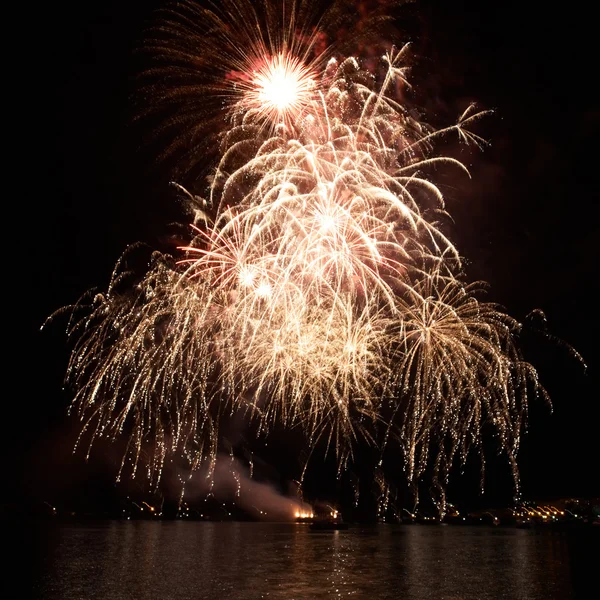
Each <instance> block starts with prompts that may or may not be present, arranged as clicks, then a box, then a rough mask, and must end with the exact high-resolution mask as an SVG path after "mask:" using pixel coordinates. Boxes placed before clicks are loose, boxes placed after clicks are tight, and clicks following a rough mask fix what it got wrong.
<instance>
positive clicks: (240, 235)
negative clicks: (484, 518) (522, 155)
mask: <svg viewBox="0 0 600 600" xmlns="http://www.w3.org/2000/svg"><path fill="white" fill-rule="evenodd" d="M186 6H187V8H186V10H188V9H189V6H188V5H186ZM225 6H226V8H227V10H229V11H230V13H231V14H228V15H227V17H231V19H233V20H232V21H231V22H230V23H238V22H239V19H240V18H241V15H243V14H246V13H244V12H243V11H247V10H248V6H247V5H246V3H244V2H242V3H240V4H238V3H235V2H226V3H225ZM302 6H303V5H302ZM234 9H235V10H234ZM237 10H239V11H241V12H239V13H238V12H236V11H237ZM252 10H253V11H254V9H252ZM209 12H210V11H209ZM301 12H302V11H300V12H293V11H292V13H290V14H289V15H287V17H285V18H288V19H289V21H287V22H286V23H287V27H288V29H286V31H287V33H285V32H284V33H285V35H283V37H280V36H279V32H278V30H276V29H267V31H269V33H271V34H273V35H274V36H275V37H274V38H273V39H267V38H265V36H264V35H263V34H264V29H261V28H260V27H257V29H256V30H255V31H253V32H251V33H248V31H249V29H248V27H247V26H246V27H245V28H243V34H241V35H242V37H243V36H246V35H250V37H251V38H252V43H251V44H248V45H247V46H245V47H247V48H249V50H248V52H247V53H242V54H240V53H238V54H235V52H233V53H231V48H232V46H231V45H227V44H229V43H230V41H231V40H230V38H229V36H230V33H228V32H229V28H225V26H224V20H223V19H225V16H224V15H223V14H221V13H219V14H217V13H214V12H210V15H212V17H211V18H212V21H211V23H212V26H213V27H214V32H215V38H216V39H217V41H221V42H223V43H224V44H225V45H224V48H223V57H224V62H225V63H227V64H228V65H229V67H231V68H232V69H233V70H237V71H241V72H242V73H245V74H246V76H245V77H243V78H242V81H243V84H241V83H240V81H239V77H238V79H236V81H235V85H234V88H235V91H234V93H232V96H233V98H234V101H232V102H231V103H230V104H229V105H228V106H229V109H228V111H227V114H226V117H225V118H226V121H227V123H228V124H229V125H228V127H227V129H226V130H225V131H224V132H223V134H222V136H221V145H220V154H221V158H220V160H219V163H218V166H217V168H216V171H215V174H214V177H213V178H212V185H211V188H210V194H209V199H208V201H207V202H206V203H205V206H206V207H207V210H206V211H205V210H203V211H202V212H199V213H198V214H199V218H198V219H197V221H196V223H195V225H194V226H193V236H192V239H191V241H190V243H189V244H188V245H187V246H185V247H183V248H180V255H179V258H178V259H176V260H173V259H171V258H170V257H166V256H163V255H160V254H158V253H156V254H155V255H154V260H153V262H152V264H151V267H150V268H149V270H148V271H147V273H146V274H145V275H144V276H143V277H142V278H141V280H136V281H134V282H133V283H132V284H129V285H128V284H127V271H126V270H122V269H121V268H120V267H119V268H117V269H116V270H115V274H114V277H113V282H112V283H111V286H110V288H109V291H108V293H107V294H105V295H96V296H95V297H93V299H92V302H91V303H89V302H88V300H89V298H84V300H83V301H82V303H81V305H80V306H82V307H84V308H86V307H85V306H84V305H86V302H87V313H85V314H84V316H83V317H81V318H77V317H76V315H77V314H78V313H77V312H75V313H74V317H73V320H72V321H71V322H70V326H69V334H70V336H71V337H72V338H73V339H74V340H75V346H74V349H73V352H72V356H71V361H70V364H69V368H68V373H67V379H68V381H69V382H70V383H71V384H72V385H73V387H74V388H75V390H76V393H75V398H74V406H75V407H76V408H77V410H78V411H79V414H80V416H81V418H82V419H83V420H84V427H83V432H88V431H90V432H91V434H90V436H91V443H93V441H94V440H95V439H96V438H98V437H108V438H111V439H114V438H116V437H117V436H120V435H129V438H128V439H129V442H128V446H127V450H126V453H125V455H124V457H123V466H122V468H123V467H124V466H125V464H126V461H130V462H131V464H132V471H133V474H134V475H135V472H136V469H137V468H138V464H140V463H141V462H144V463H146V465H147V475H148V477H149V478H150V479H151V480H152V481H154V482H158V481H159V480H160V476H161V472H162V469H163V466H164V462H165V460H166V457H167V456H168V455H170V454H173V453H175V454H180V455H185V456H187V457H188V459H189V460H190V462H191V464H192V465H194V467H195V468H199V467H200V465H201V464H202V463H203V462H204V461H208V463H209V464H213V465H214V461H215V457H216V454H217V451H218V444H219V432H218V429H219V423H220V421H221V419H222V418H224V417H226V416H227V415H232V414H234V413H237V412H240V411H242V412H244V413H245V414H247V416H248V419H255V420H256V421H257V422H258V424H259V431H262V432H264V433H268V432H269V431H270V429H271V428H272V427H273V426H274V425H275V423H283V424H284V425H285V426H287V427H301V428H302V429H303V431H304V433H305V435H306V438H307V440H308V443H309V445H314V444H316V442H317V441H318V440H319V439H320V438H322V437H325V438H327V439H328V444H329V445H331V446H332V447H333V448H335V451H336V452H337V454H338V459H339V464H340V469H342V468H344V466H345V465H346V462H347V460H348V458H349V457H350V456H351V455H352V452H353V447H354V443H355V441H356V440H357V439H362V440H365V441H367V442H368V443H372V444H377V445H379V446H380V447H381V448H382V449H384V448H385V446H386V445H387V444H388V443H389V442H390V441H398V442H399V444H400V447H401V448H402V450H403V453H404V456H405V471H406V475H407V477H408V479H409V481H416V480H418V479H419V478H420V477H421V476H423V474H424V472H425V469H426V467H427V465H428V464H430V463H431V461H432V460H433V463H434V478H435V483H436V485H438V486H439V488H440V495H441V496H442V497H443V488H444V485H445V482H446V479H447V476H448V473H449V470H450V468H451V467H452V465H453V463H454V462H455V460H458V461H460V462H462V463H464V461H465V460H466V458H467V455H468V454H469V452H470V450H471V449H479V450H481V441H482V435H483V433H482V426H483V424H484V423H491V424H492V426H493V428H494V429H495V430H496V432H497V437H498V441H499V444H500V446H501V448H502V449H504V451H505V452H506V454H507V456H508V458H509V461H510V462H511V464H512V465H513V466H514V467H515V478H516V462H515V457H516V454H517V452H518V445H519V437H520V433H521V429H522V427H523V425H524V423H525V419H526V414H527V404H528V391H533V392H534V393H540V394H542V395H544V394H545V392H544V390H543V388H542V387H541V386H540V385H539V383H538V381H537V374H536V372H535V370H534V369H533V367H531V365H529V364H528V363H525V362H523V361H522V359H521V358H520V355H519V352H518V349H517V347H516V346H515V344H514V335H515V333H517V332H518V330H519V324H518V323H517V322H516V321H514V320H513V319H511V318H510V317H508V316H507V315H505V314H504V313H503V312H502V311H501V310H500V309H499V308H498V307H496V306H495V305H493V304H491V303H487V302H483V301H481V300H480V299H479V298H478V294H479V292H480V291H481V285H479V284H472V285H466V284H464V283H463V277H462V274H461V260H460V255H459V252H458V250H457V249H456V248H455V246H454V245H453V244H452V242H451V241H450V240H449V239H448V237H447V236H446V235H445V234H444V232H443V231H442V228H441V227H440V224H439V220H440V218H443V215H444V214H445V213H444V201H443V196H442V193H441V191H440V189H439V188H438V187H437V186H436V185H435V183H434V182H432V181H431V179H430V174H431V173H432V172H433V171H434V169H436V168H438V167H439V166H441V165H445V166H448V167H458V169H459V170H460V171H466V169H465V167H464V166H463V165H462V164H461V163H459V162H458V161H456V160H454V159H452V158H449V157H444V156H442V155H437V154H436V153H435V148H436V143H437V142H438V141H439V140H440V139H441V138H443V137H444V136H446V135H448V134H450V133H455V134H457V135H458V136H459V138H460V139H461V140H462V141H463V142H465V143H469V144H475V145H477V146H480V145H481V144H482V143H483V140H482V139H481V138H479V137H478V136H477V135H476V134H474V133H473V132H472V131H471V130H470V127H471V125H472V124H474V123H475V122H476V121H477V120H478V119H479V118H480V117H481V116H482V115H483V114H484V113H482V112H478V111H476V110H475V109H474V107H469V108H468V109H467V110H466V111H465V113H464V114H463V115H462V116H461V117H460V119H459V120H458V122H457V123H456V124H455V125H453V126H450V127H448V128H446V129H442V130H434V129H432V128H430V127H428V126H427V125H425V124H423V123H420V122H418V121H416V120H415V119H414V117H412V116H411V113H410V111H408V110H407V108H405V107H404V106H403V105H402V104H400V103H399V102H398V101H396V100H395V99H394V97H393V94H394V90H396V89H397V84H400V85H407V81H406V70H405V66H404V61H405V59H406V56H405V55H406V48H402V49H401V50H391V51H388V52H387V53H385V54H384V55H383V57H382V59H381V60H382V64H383V65H384V69H385V70H384V74H383V76H381V77H379V78H378V77H376V76H375V75H374V74H373V73H371V72H369V71H368V70H366V69H365V68H364V67H362V66H361V63H360V60H359V59H358V58H354V57H350V58H347V59H342V60H340V61H338V60H336V59H335V58H332V59H330V60H329V61H328V62H327V63H325V62H324V61H323V60H322V59H320V58H317V59H314V58H313V57H312V54H311V53H310V50H311V49H312V48H313V46H314V41H312V42H311V41H309V42H308V44H307V45H304V46H302V45H300V46H294V45H293V44H291V43H289V41H290V40H291V39H292V38H293V36H292V35H291V33H290V32H293V31H294V30H295V29H296V28H298V27H300V28H302V26H301V23H299V22H298V21H297V17H298V16H299V15H300V13H301ZM202 14H204V15H206V14H207V13H205V12H203V13H202ZM180 16H181V15H180ZM188 16H189V15H188ZM266 17H267V22H268V24H269V23H270V19H272V18H273V13H269V14H267V15H266ZM164 18H165V19H166V25H165V27H166V30H167V31H170V32H171V33H173V32H174V33H176V34H177V35H178V36H180V35H183V36H185V35H186V32H188V33H189V31H188V29H187V25H186V26H185V27H184V26H183V25H182V23H184V22H186V21H185V19H184V20H183V21H182V20H181V19H179V20H177V19H174V17H173V14H172V13H169V16H167V17H164ZM284 20H285V19H284ZM224 32H225V33H224ZM253 35H254V37H252V36H253ZM310 39H312V38H310ZM227 40H229V41H227ZM183 42H185V38H184V39H183ZM183 42H182V41H181V40H177V41H176V42H175V48H176V51H175V52H172V51H169V47H168V45H167V46H163V45H160V44H158V42H155V43H154V49H155V50H156V48H162V51H164V52H165V53H166V55H167V56H171V57H173V56H175V57H176V58H177V60H178V61H179V63H178V69H182V68H184V67H185V68H191V66H193V65H194V63H195V57H196V54H194V53H193V51H192V50H189V49H188V54H185V53H183V52H182V50H181V48H182V47H185V44H184V46H182V45H181V44H182V43H183ZM258 59H260V60H259V64H258V65H257V62H256V61H257V60H258ZM182 64H183V65H184V67H182ZM180 89H181V88H176V89H174V90H173V91H172V94H171V95H170V96H169V97H170V98H174V97H176V96H177V94H178V93H179V91H180ZM188 92H189V90H185V93H186V94H187V93H188ZM203 93H206V89H203ZM221 118H223V117H221ZM184 123H185V120H184ZM180 189H183V188H180ZM211 213H212V214H211ZM122 290H125V291H122ZM378 424H382V425H383V427H382V429H381V430H382V431H383V432H384V433H383V436H380V435H379V434H378V433H377V430H378V427H377V425H378ZM83 432H82V434H83ZM91 443H90V446H91ZM147 447H150V448H151V450H150V452H151V455H150V457H149V458H145V457H144V455H143V452H144V450H145V448H147ZM434 449H436V451H437V455H436V456H435V457H432V456H431V453H432V452H433V451H434Z"/></svg>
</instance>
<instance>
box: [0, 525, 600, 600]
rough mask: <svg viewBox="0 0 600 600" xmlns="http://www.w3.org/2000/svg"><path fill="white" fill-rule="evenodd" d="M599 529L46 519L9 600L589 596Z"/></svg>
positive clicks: (565, 599)
mask: <svg viewBox="0 0 600 600" xmlns="http://www.w3.org/2000/svg"><path fill="white" fill-rule="evenodd" d="M596 533H597V532H596V531H588V532H570V533H564V532H563V533H550V532H545V533H539V532H535V531H528V530H520V529H512V528H487V527H475V528H469V527H457V526H420V525H378V526H373V527H359V526H355V527H353V526H351V527H350V529H349V530H347V531H338V532H319V533H317V532H311V531H309V529H308V527H307V526H306V525H296V524H262V523H203V522H167V521H164V522H148V521H137V522H127V521H126V522H120V521H113V522H106V523H102V524H98V525H90V524H84V525H76V524H62V525H61V524H56V523H46V524H42V525H38V526H32V528H31V529H30V530H29V532H28V534H27V539H28V541H27V544H26V553H27V554H26V555H25V557H27V555H28V556H29V561H30V563H29V566H30V567H31V568H30V573H29V575H28V576H27V577H25V579H24V580H23V579H20V580H17V579H16V577H13V583H14V584H16V585H15V587H14V588H13V591H15V592H16V591H17V590H18V592H19V593H15V594H14V595H9V596H8V597H14V598H24V597H33V598H35V599H44V600H46V599H47V600H126V599H127V600H129V599H131V600H168V599H171V598H173V599H178V600H186V599H190V600H192V599H194V600H201V599H208V598H210V599H217V600H218V599H221V598H222V599H224V600H254V599H261V598H267V599H280V598H281V599H284V598H285V599H286V600H293V599H319V598H361V599H362V598H364V599H369V600H371V599H373V600H377V599H388V598H390V599H392V598H393V599H403V600H434V599H435V600H471V599H473V600H499V599H507V600H508V599H510V600H517V599H518V600H574V599H576V598H577V599H578V598H586V599H587V598H590V599H592V598H597V597H598V596H597V595H596V594H597V593H598V584H597V581H596V577H595V575H596V574H597V573H596V572H595V573H593V574H592V572H591V571H592V570H594V571H595V570H596V569H597V568H598V565H597V560H598V557H600V552H599V548H598V547H597V546H596V542H597V541H598V539H597V538H598V536H597V535H595V534H596ZM593 556H596V558H592V557H593ZM5 564H6V563H5ZM17 573H18V572H17V571H13V572H12V573H8V574H9V577H10V576H11V575H13V576H14V575H16V574H17ZM19 577H23V575H19ZM5 583H6V578H5ZM29 585H31V590H32V592H33V594H32V596H30V594H29V590H28V589H27V588H28V587H29ZM24 586H25V587H24ZM5 597H7V596H5Z"/></svg>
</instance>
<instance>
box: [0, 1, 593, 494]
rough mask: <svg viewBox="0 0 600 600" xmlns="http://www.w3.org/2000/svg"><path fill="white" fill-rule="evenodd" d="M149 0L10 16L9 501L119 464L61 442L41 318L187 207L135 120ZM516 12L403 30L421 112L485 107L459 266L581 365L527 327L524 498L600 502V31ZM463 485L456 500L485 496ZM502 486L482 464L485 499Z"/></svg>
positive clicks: (57, 391)
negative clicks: (531, 389) (529, 373)
mask: <svg viewBox="0 0 600 600" xmlns="http://www.w3.org/2000/svg"><path fill="white" fill-rule="evenodd" d="M158 5H160V2H158V0H153V1H152V2H143V1H141V0H129V1H126V2H115V1H114V0H108V1H107V2H99V3H78V4H77V5H71V6H69V5H68V4H56V3H52V4H49V5H46V6H44V7H42V8H36V9H32V10H34V11H35V12H36V15H35V18H34V19H33V20H34V21H35V22H34V24H33V25H32V29H29V27H25V23H26V22H27V21H29V20H31V19H32V18H33V17H32V16H31V15H27V16H25V15H24V16H23V17H22V19H21V20H20V25H19V27H20V32H19V34H18V35H19V36H21V37H22V40H23V47H22V48H19V50H18V54H19V55H20V57H19V64H20V65H21V66H20V67H19V73H18V75H17V78H16V79H15V81H14V83H13V84H12V85H11V86H10V91H9V92H8V93H10V94H12V95H13V98H14V99H15V100H16V102H17V112H18V114H19V115H20V116H18V117H17V119H16V122H17V123H18V124H19V125H18V127H17V128H16V132H17V139H16V141H15V142H14V144H12V146H11V147H10V148H9V149H8V154H9V155H10V159H9V160H10V161H11V162H13V163H14V167H15V169H16V173H14V172H13V173H11V172H10V171H13V168H11V169H9V172H8V173H6V174H5V177H6V180H7V181H6V183H7V184H9V185H8V186H7V188H6V189H7V191H8V190H9V189H12V191H10V192H8V194H6V195H5V203H6V206H10V207H13V209H14V207H16V210H17V213H18V216H17V217H16V218H15V217H14V216H8V218H6V219H5V226H6V227H7V228H8V229H9V230H10V231H11V234H12V236H14V239H13V241H12V242H11V244H10V250H9V249H6V250H8V252H6V250H5V252H6V255H7V263H8V265H10V266H9V267H8V269H9V270H8V273H14V275H15V276H16V278H13V277H10V278H9V277H5V285H4V296H5V300H6V302H5V311H4V319H5V321H6V322H8V324H9V330H10V331H11V336H10V337H9V340H11V342H13V341H16V347H15V344H14V343H11V344H9V345H8V346H7V347H6V348H5V356H7V355H8V356H9V361H8V363H6V362H5V365H7V367H5V398H4V413H3V414H4V427H3V430H4V436H3V437H4V439H3V443H4V444H5V449H4V451H3V452H2V457H3V462H4V466H3V476H2V480H3V482H4V483H5V484H6V487H7V489H6V492H5V493H4V494H3V496H4V498H5V500H3V502H4V501H7V502H9V503H12V502H19V501H20V500H22V499H28V500H45V499H46V498H47V497H50V496H52V497H53V499H56V498H57V497H60V496H62V497H63V498H68V497H69V495H75V496H77V494H78V491H77V489H78V486H82V487H85V489H86V494H92V495H93V493H94V490H96V491H97V492H98V494H100V495H101V494H102V493H103V490H104V488H105V487H106V486H109V487H110V485H111V482H112V478H113V477H114V471H113V470H111V469H104V468H103V467H102V466H99V465H98V464H94V461H92V463H93V464H92V465H90V466H89V468H88V467H86V466H85V465H84V463H83V457H82V453H80V454H76V455H75V456H73V455H72V454H71V449H72V442H73V439H74V432H76V431H77V427H78V424H77V423H76V422H75V421H74V420H73V419H68V418H67V417H66V409H67V406H68V401H69V396H68V394H67V393H63V392H62V391H61V386H62V378H63V375H64V371H65V367H66V363H67V359H68V347H67V343H66V340H65V338H64V335H63V330H64V327H61V326H60V325H59V326H53V327H50V328H49V329H47V330H44V331H43V332H40V326H41V324H42V323H43V322H44V319H45V318H46V317H47V316H48V315H49V314H50V313H51V312H53V311H54V310H56V309H58V308H60V307H61V306H64V305H67V304H69V303H71V302H73V301H75V300H77V298H78V297H79V296H80V295H81V294H82V293H83V292H85V291H86V290H87V289H89V288H91V287H99V288H103V287H104V286H105V285H106V283H107V281H108V278H109V276H110V273H111V271H112V268H113V266H114V264H115V262H116V260H117V259H118V257H119V256H120V254H121V252H122V251H123V250H124V249H125V247H126V246H127V245H128V244H130V243H134V242H136V241H138V240H141V241H145V242H148V243H150V244H151V245H157V244H162V243H164V242H165V239H166V237H165V236H166V233H167V225H168V224H169V223H170V222H171V221H173V220H175V219H177V217H178V212H177V206H176V205H175V203H174V202H173V196H172V193H171V191H170V190H169V189H168V187H167V186H166V182H167V181H168V178H167V175H166V174H165V173H161V171H160V169H157V168H156V167H154V166H152V165H151V164H150V160H149V153H148V150H147V149H145V150H144V149H143V148H142V150H141V151H138V149H137V146H138V145H139V139H140V138H139V136H138V134H137V133H136V132H135V131H134V130H133V129H132V127H131V105H130V98H129V95H130V93H131V91H132V78H133V76H134V75H135V61H134V59H133V58H132V48H133V46H134V44H135V43H136V40H137V36H138V35H139V32H140V30H141V27H142V25H143V23H144V22H145V21H146V20H147V19H148V18H149V17H150V16H151V14H152V8H153V6H158ZM517 6H518V5H517V4H515V5H514V7H513V6H512V5H511V4H509V3H503V2H494V3H487V2H481V1H475V0H458V1H454V2H434V1H433V0H421V1H420V2H417V3H416V4H413V5H409V6H406V7H404V8H403V9H400V10H399V11H398V28H399V30H400V31H404V32H406V35H407V36H409V37H410V39H412V40H413V41H414V52H415V55H416V56H417V60H416V63H415V68H414V73H413V78H412V80H413V82H414V83H415V86H417V85H418V86H420V87H419V88H418V90H419V91H418V93H419V94H420V96H419V97H420V99H421V101H422V102H421V104H422V105H423V106H424V109H425V112H426V116H428V117H431V118H430V120H431V121H432V122H436V124H438V121H439V123H440V124H441V123H450V122H451V121H452V119H454V118H455V117H456V116H457V115H458V114H459V113H460V111H461V109H462V108H464V107H465V105H466V103H468V102H469V101H472V100H476V101H477V102H478V104H479V106H480V107H481V108H491V109H494V110H495V113H494V115H492V116H491V117H489V118H488V119H487V121H485V122H484V123H483V124H482V125H481V127H480V128H479V129H478V133H481V134H482V135H483V136H484V137H485V138H486V139H488V140H489V141H490V142H491V145H490V147H488V148H487V149H486V150H484V152H483V153H478V152H476V151H474V152H473V153H472V154H471V155H470V157H469V163H470V168H471V174H472V179H471V180H468V179H467V178H464V179H460V181H458V180H456V181H455V180H452V181H451V182H449V184H448V189H447V190H446V191H447V198H448V208H449V212H450V213H451V214H452V215H453V217H454V219H455V224H454V226H453V227H454V229H453V241H455V243H456V245H457V246H458V248H459V250H460V251H461V252H462V254H463V255H464V256H465V257H466V258H467V273H468V275H469V278H470V279H472V280H474V279H484V280H486V281H488V282H489V283H490V285H491V289H490V293H489V299H490V300H493V301H497V302H499V303H500V304H502V305H503V306H504V307H505V308H506V310H507V312H508V313H509V314H511V315H512V316H515V317H517V318H518V319H524V318H525V316H526V315H527V314H528V313H529V311H531V310H533V309H536V308H539V309H542V310H543V311H544V312H545V314H546V316H547V320H548V329H549V332H550V333H552V334H553V335H555V336H557V337H558V338H560V339H563V340H565V341H566V342H568V343H570V344H572V345H573V346H574V347H575V348H576V349H577V350H578V351H579V352H580V353H581V354H582V355H583V357H584V359H585V360H586V363H587V365H588V368H587V372H586V373H584V369H583V368H582V366H581V365H580V364H579V363H578V362H577V361H576V360H574V359H573V358H572V357H571V356H570V355H569V353H568V351H567V350H566V349H565V348H564V347H561V345H560V344H556V343H553V342H548V341H544V340H543V338H541V337H539V338H535V339H534V337H533V336H530V337H528V338H527V339H525V340H523V343H524V350H525V352H526V357H527V358H528V359H529V360H530V361H531V362H533V364H534V365H535V366H536V367H537V368H538V370H539V372H540V376H541V379H542V381H543V382H544V383H545V385H546V387H547V389H548V390H549V392H550V395H551V396H552V398H553V401H554V412H553V413H552V414H551V413H550V411H549V410H548V409H547V407H546V406H545V405H544V404H543V403H542V402H533V403H532V405H531V407H530V409H531V414H530V428H529V432H528V434H527V435H526V436H525V437H524V439H523V446H522V452H521V454H520V466H521V470H522V483H523V493H524V495H525V496H529V497H532V498H538V497H547V498H557V497H565V496H584V495H600V477H599V469H598V460H599V458H600V457H599V451H598V448H599V447H600V444H598V437H597V435H598V434H597V432H598V423H599V422H600V420H599V417H600V408H599V402H598V398H599V394H598V376H597V370H598V353H597V348H598V342H597V339H596V338H597V336H598V330H597V322H598V316H597V315H598V309H597V305H598V291H597V289H598V285H597V276H598V270H597V264H598V258H599V253H598V244H599V243H600V228H599V224H598V218H597V216H596V215H597V203H598V193H597V183H596V179H597V172H598V166H597V134H598V131H599V130H598V125H599V122H600V108H599V104H598V97H597V94H596V92H595V88H596V86H597V81H596V73H597V64H596V63H597V61H596V57H597V49H596V34H595V32H594V31H592V21H593V19H592V17H591V15H586V14H585V13H584V12H582V10H583V9H582V8H581V7H579V8H578V7H577V6H575V5H568V4H560V5H557V6H560V9H551V8H550V6H551V4H548V3H545V2H541V1H539V0H536V1H534V2H531V3H520V8H517ZM6 27H8V28H10V27H12V25H10V24H8V25H7V26H6ZM400 41H405V40H400ZM12 119H13V117H12V115H11V114H6V120H7V121H11V120H12ZM11 214H14V213H13V212H12V210H11ZM179 216H180V215H179ZM61 323H64V321H62V322H61ZM5 360H6V359H5ZM289 452H290V456H294V452H293V450H292V449H290V450H289ZM266 459H268V456H267V457H266ZM86 469H87V470H86ZM500 471H501V469H500ZM289 476H290V477H291V476H292V472H291V471H290V473H289ZM92 479H93V482H91V480H92ZM459 481H460V480H459ZM500 482H502V483H500ZM465 485H466V484H465ZM468 485H469V486H471V487H468V491H464V490H463V491H461V492H458V495H459V496H460V495H461V494H462V495H464V496H465V497H468V496H469V495H470V494H474V493H476V491H475V488H473V487H472V484H471V483H469V484H468ZM500 485H504V479H502V477H500V475H498V480H497V482H496V480H495V479H494V466H493V465H492V467H491V475H490V481H489V483H488V486H489V492H488V494H489V496H488V499H489V502H493V501H494V499H495V498H499V497H502V492H501V490H499V489H496V488H497V487H498V486H500ZM458 488H460V484H459V485H458ZM458 488H457V489H458ZM53 501H54V500H53Z"/></svg>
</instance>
